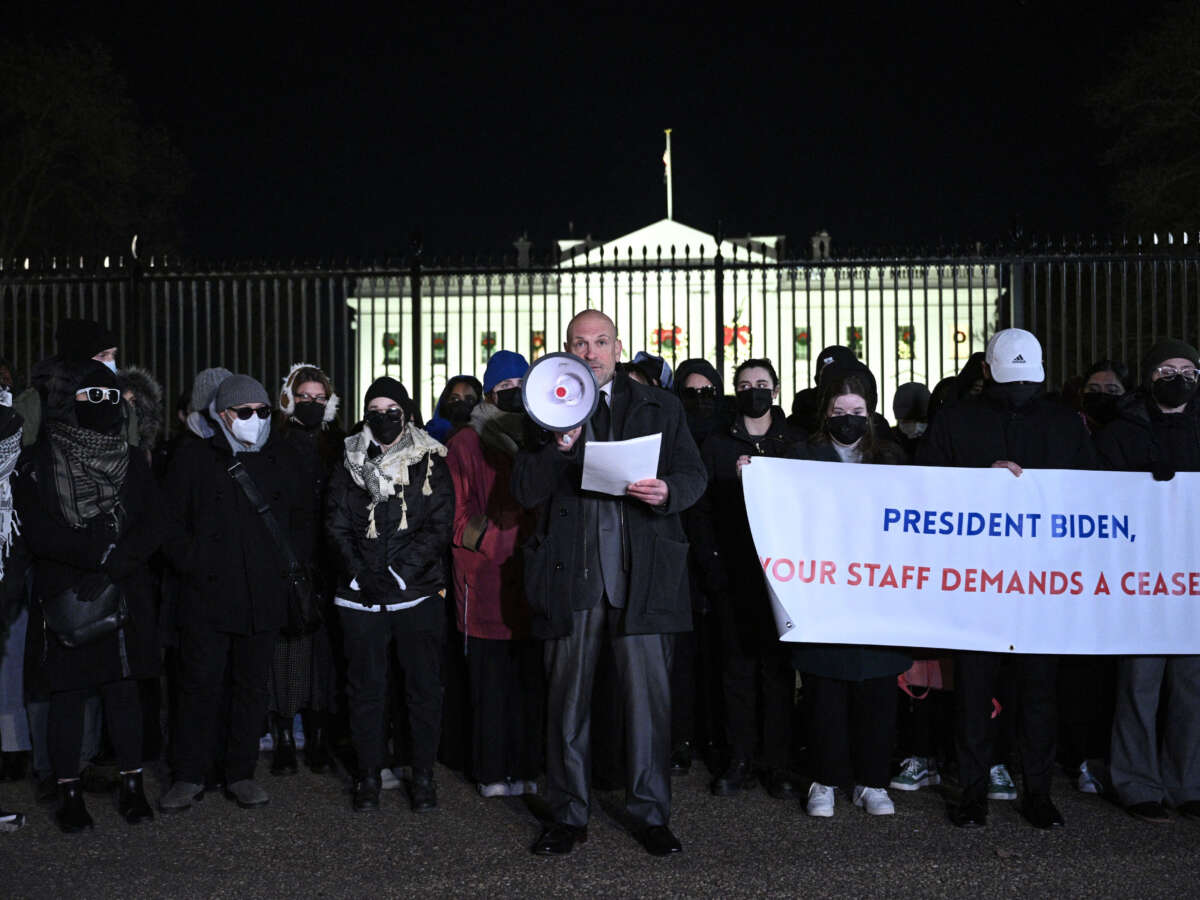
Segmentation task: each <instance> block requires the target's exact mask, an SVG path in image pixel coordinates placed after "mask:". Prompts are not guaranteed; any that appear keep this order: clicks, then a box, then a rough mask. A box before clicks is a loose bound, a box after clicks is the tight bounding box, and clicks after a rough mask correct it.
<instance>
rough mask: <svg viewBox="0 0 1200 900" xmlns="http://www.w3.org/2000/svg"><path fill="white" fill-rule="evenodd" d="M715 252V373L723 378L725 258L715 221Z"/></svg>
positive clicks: (719, 229)
mask: <svg viewBox="0 0 1200 900" xmlns="http://www.w3.org/2000/svg"><path fill="white" fill-rule="evenodd" d="M714 237H716V239H717V253H716V256H714V257H713V278H714V283H713V295H714V296H713V299H714V301H715V306H716V315H717V374H718V375H720V376H721V379H722V380H724V378H725V258H724V257H723V256H721V223H720V222H718V223H717V233H716V235H714Z"/></svg>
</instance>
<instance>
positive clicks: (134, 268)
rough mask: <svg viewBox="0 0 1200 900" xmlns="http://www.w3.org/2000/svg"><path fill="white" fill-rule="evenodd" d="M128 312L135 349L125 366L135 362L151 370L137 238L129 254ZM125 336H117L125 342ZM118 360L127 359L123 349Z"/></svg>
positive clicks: (144, 297) (147, 313) (147, 326)
mask: <svg viewBox="0 0 1200 900" xmlns="http://www.w3.org/2000/svg"><path fill="white" fill-rule="evenodd" d="M129 301H130V302H129V306H130V309H129V312H130V313H131V314H132V315H133V321H134V327H133V341H132V343H133V346H134V347H135V348H136V350H134V352H133V353H130V354H129V355H128V357H132V358H130V359H129V361H128V363H127V364H132V363H134V362H136V363H137V364H138V365H140V366H145V367H146V368H147V369H149V368H151V361H150V359H149V344H150V340H151V336H150V334H149V325H148V320H149V318H150V310H148V309H147V308H146V285H145V284H144V283H143V282H142V262H141V260H140V259H138V257H137V238H136V237H135V238H134V243H133V245H132V246H131V247H130V254H129ZM126 337H127V335H124V334H122V335H119V336H118V339H119V340H121V341H122V342H124V341H125V338H126ZM119 358H120V359H122V360H125V359H127V357H126V354H125V352H124V348H123V347H122V348H121V352H120V357H119Z"/></svg>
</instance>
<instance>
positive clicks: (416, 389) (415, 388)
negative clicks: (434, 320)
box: [408, 231, 423, 409]
mask: <svg viewBox="0 0 1200 900" xmlns="http://www.w3.org/2000/svg"><path fill="white" fill-rule="evenodd" d="M410 248H411V250H412V261H411V262H410V264H409V267H408V281H409V287H408V292H409V296H410V297H411V298H412V373H413V377H412V384H411V385H409V389H410V390H411V392H412V394H411V396H412V401H413V405H414V406H415V407H416V408H417V409H420V408H421V375H422V372H421V364H422V362H423V360H422V359H421V329H422V316H421V269H422V266H421V233H420V232H419V231H415V232H413V234H412V238H411V240H410Z"/></svg>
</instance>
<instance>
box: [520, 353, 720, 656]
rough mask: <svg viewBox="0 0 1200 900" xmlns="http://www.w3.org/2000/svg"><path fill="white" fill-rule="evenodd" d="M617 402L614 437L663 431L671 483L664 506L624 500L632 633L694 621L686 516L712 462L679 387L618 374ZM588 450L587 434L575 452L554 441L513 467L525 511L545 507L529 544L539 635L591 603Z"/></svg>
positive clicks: (557, 629)
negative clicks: (705, 457)
mask: <svg viewBox="0 0 1200 900" xmlns="http://www.w3.org/2000/svg"><path fill="white" fill-rule="evenodd" d="M612 404H613V409H612V421H613V423H614V439H616V440H628V439H630V438H635V437H644V436H646V435H651V434H659V433H661V434H662V447H661V448H660V450H659V457H658V477H659V478H660V479H662V480H663V481H665V482H666V483H667V486H668V495H667V502H666V505H665V506H664V507H662V508H657V509H652V508H651V507H649V506H647V505H646V504H645V503H643V502H642V501H640V500H633V499H630V498H628V497H626V498H619V499H618V502H620V503H621V504H622V505H623V510H624V515H625V526H626V539H627V541H628V545H629V548H630V551H631V552H630V570H629V582H628V583H629V594H628V597H627V598H626V607H625V616H624V631H625V633H626V634H663V633H670V632H678V631H688V630H690V629H691V627H692V610H691V599H690V596H689V591H688V581H687V558H688V543H687V539H686V537H685V535H684V532H683V526H682V524H681V523H680V520H679V514H680V512H682V511H683V510H685V509H687V508H688V507H690V506H691V505H692V504H693V503H695V502H696V500H697V499H699V497H700V495H701V494H702V493H703V492H704V486H705V482H706V478H705V473H704V464H703V463H702V462H701V461H700V453H699V451H698V450H697V449H696V442H695V441H693V440H692V435H691V433H690V432H689V431H688V428H687V420H686V418H685V416H684V412H683V406H682V405H681V404H680V402H679V400H678V399H676V398H675V396H674V395H672V394H670V393H668V392H667V391H664V390H662V389H660V388H653V387H647V386H646V385H643V384H638V383H637V382H636V381H632V380H631V379H630V378H629V377H628V376H627V375H624V374H618V375H617V376H616V380H615V381H614V382H613V391H612ZM586 452H587V451H586V442H585V441H582V440H581V441H579V443H578V444H576V445H575V447H574V448H573V449H572V450H571V451H570V452H566V453H564V452H562V451H560V450H559V449H558V448H557V446H556V445H555V444H554V442H550V443H547V444H545V445H543V446H542V447H540V448H538V449H527V450H522V451H521V452H520V453H518V454H517V459H516V463H515V464H514V467H513V481H512V491H513V496H514V497H515V498H516V500H517V502H518V503H520V504H521V505H522V506H524V507H525V508H526V509H533V508H538V509H539V512H538V527H537V531H536V533H535V534H534V536H533V537H532V538H531V539H530V540H529V541H528V542H526V544H525V593H526V597H527V599H528V601H529V605H530V607H531V609H532V611H533V626H532V627H533V633H534V635H535V636H536V637H540V638H559V637H565V636H566V635H569V634H570V633H571V628H572V612H573V611H574V610H576V609H585V608H587V604H586V600H585V599H584V598H586V597H587V596H588V592H587V591H586V588H585V579H586V578H587V573H586V572H585V566H584V565H583V563H582V560H583V559H585V557H586V555H587V554H586V548H585V546H584V542H585V540H586V539H587V537H585V534H586V532H587V527H586V525H585V523H586V522H587V521H588V518H587V516H586V514H585V508H584V504H583V502H582V501H583V499H584V497H585V494H584V493H583V491H582V490H581V488H580V478H581V477H582V474H583V459H584V455H585V454H586ZM589 537H590V536H589ZM591 577H593V578H595V577H598V575H597V574H596V573H592V576H591Z"/></svg>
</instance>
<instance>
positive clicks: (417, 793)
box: [408, 769, 438, 813]
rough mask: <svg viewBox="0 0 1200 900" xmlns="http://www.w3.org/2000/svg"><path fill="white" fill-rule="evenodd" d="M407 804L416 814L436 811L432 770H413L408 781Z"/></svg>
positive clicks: (436, 804)
mask: <svg viewBox="0 0 1200 900" xmlns="http://www.w3.org/2000/svg"><path fill="white" fill-rule="evenodd" d="M408 802H409V805H410V806H411V807H412V811H413V812H416V813H421V812H429V811H430V810H434V809H437V806H438V799H437V785H435V784H434V783H433V770H432V769H413V772H412V777H411V778H410V779H409V780H408Z"/></svg>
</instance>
